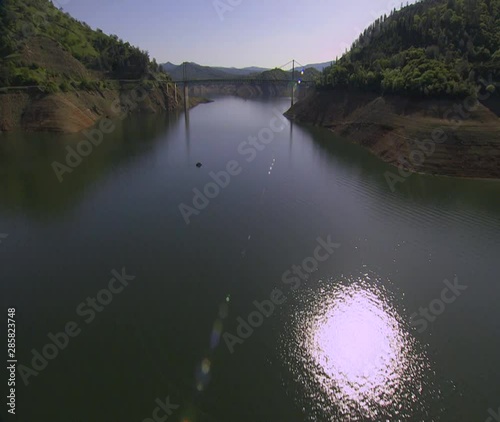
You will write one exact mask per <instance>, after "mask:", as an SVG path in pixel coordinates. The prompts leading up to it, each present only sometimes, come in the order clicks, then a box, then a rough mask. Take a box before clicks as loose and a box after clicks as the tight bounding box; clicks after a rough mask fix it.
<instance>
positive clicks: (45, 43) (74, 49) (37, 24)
mask: <svg viewBox="0 0 500 422" xmlns="http://www.w3.org/2000/svg"><path fill="white" fill-rule="evenodd" d="M160 72H162V69H161V68H160V67H159V66H158V64H157V63H156V61H155V60H150V58H149V55H148V53H147V52H146V51H142V50H140V49H139V48H137V47H134V46H132V45H130V44H129V43H128V42H124V41H122V40H120V39H118V37H117V36H115V35H111V36H109V35H106V34H104V33H103V32H102V31H101V30H99V29H98V30H96V31H94V30H92V29H91V28H90V27H89V26H88V25H87V24H85V23H83V22H79V21H77V20H76V19H74V18H72V17H71V16H69V15H68V14H67V13H64V12H63V11H62V10H59V9H57V8H56V7H54V5H53V4H52V3H51V2H50V1H49V0H23V1H18V0H1V3H0V87H6V86H7V87H8V86H26V85H38V86H44V87H46V88H47V89H48V90H50V91H57V90H59V89H61V90H63V91H66V90H69V89H72V88H90V87H92V86H98V85H99V84H100V85H103V84H104V83H105V82H104V81H105V80H112V79H132V80H137V79H143V78H147V77H148V76H150V75H152V74H159V73H160ZM160 77H161V78H165V79H166V75H162V76H160Z"/></svg>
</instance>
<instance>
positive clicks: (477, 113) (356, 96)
mask: <svg viewBox="0 0 500 422" xmlns="http://www.w3.org/2000/svg"><path fill="white" fill-rule="evenodd" d="M285 115H286V116H287V117H288V118H290V119H292V120H296V121H298V122H303V123H309V124H313V125H317V126H322V127H326V128H328V129H330V130H331V131H332V132H334V133H336V134H338V135H340V136H342V137H345V138H347V139H349V140H350V141H351V142H354V143H357V144H360V145H363V146H365V147H366V148H368V149H369V150H370V151H371V152H372V153H373V154H375V155H376V156H377V157H379V158H381V159H382V160H384V161H386V162H387V163H390V164H392V165H394V166H397V167H399V168H400V169H401V173H400V172H399V171H398V169H395V172H394V174H396V175H398V177H399V176H400V175H402V174H403V170H405V171H406V170H407V169H408V170H410V171H412V172H416V173H425V174H435V175H445V176H453V177H467V178H482V179H500V118H499V115H498V104H497V100H493V99H491V98H490V99H489V100H486V101H484V102H483V103H477V102H476V103H474V102H473V101H471V99H469V100H466V99H454V100H450V99H432V100H430V99H427V100H424V99H418V100H416V99H409V98H406V97H400V96H379V95H376V94H374V93H363V92H356V91H346V90H332V91H323V92H321V91H319V92H315V93H313V94H311V95H310V96H308V97H307V98H306V99H304V100H302V101H300V102H298V103H297V104H296V105H295V106H294V107H292V108H291V109H290V110H288V111H287V112H286V113H285ZM403 177H404V176H403Z"/></svg>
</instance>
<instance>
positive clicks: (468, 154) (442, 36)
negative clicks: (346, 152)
mask: <svg viewBox="0 0 500 422" xmlns="http://www.w3.org/2000/svg"><path fill="white" fill-rule="evenodd" d="M286 115H287V116H288V117H289V118H291V119H294V120H297V121H300V122H303V123H309V124H314V125H319V126H323V127H326V128H328V129H330V130H332V131H333V132H335V133H336V134H339V135H341V136H343V137H346V138H348V139H349V140H351V141H352V142H354V143H357V144H360V145H363V146H365V147H366V148H368V149H369V150H370V151H371V152H372V153H373V154H375V155H376V156H377V157H379V158H381V159H382V160H384V161H386V162H388V163H390V164H393V165H394V166H396V167H397V171H395V172H394V173H391V174H389V175H386V176H387V178H388V182H389V184H390V185H391V186H393V185H394V184H395V183H397V182H399V181H402V180H404V178H405V177H407V175H408V174H409V173H426V174H434V175H446V176H459V177H472V178H489V179H499V178H500V0H474V1H471V0H423V1H419V2H417V3H415V4H412V5H407V6H405V7H402V8H401V9H400V10H399V11H396V10H393V11H391V13H390V14H389V15H383V16H381V17H380V18H379V19H377V20H376V21H375V22H374V23H373V24H372V25H371V26H370V27H368V28H367V29H366V30H365V31H364V32H363V33H362V34H361V35H360V37H359V38H358V39H357V40H356V41H355V42H354V43H353V45H352V47H351V49H350V50H349V51H346V53H345V54H344V55H343V56H342V57H341V58H340V59H338V60H336V61H335V63H334V64H333V65H332V66H330V67H328V68H326V69H325V70H324V71H323V74H322V76H321V80H320V81H319V83H318V89H317V92H316V93H314V94H312V95H310V96H309V97H308V98H307V99H305V100H304V101H301V102H299V103H297V104H296V105H295V106H294V107H292V108H291V109H290V110H289V111H288V112H287V113H286Z"/></svg>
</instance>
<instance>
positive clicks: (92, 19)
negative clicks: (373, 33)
mask: <svg viewBox="0 0 500 422" xmlns="http://www.w3.org/2000/svg"><path fill="white" fill-rule="evenodd" d="M53 2H54V3H55V4H56V5H57V4H58V5H62V7H63V9H64V10H65V11H67V12H69V13H70V14H71V15H72V16H73V17H75V18H77V19H79V20H82V21H85V22H87V23H88V24H89V25H90V26H91V27H93V28H101V29H102V30H103V31H104V32H106V33H108V34H116V35H118V36H119V37H120V38H122V39H123V40H125V41H129V42H130V43H131V44H133V45H136V46H138V47H140V48H142V49H144V50H147V51H149V53H150V56H151V57H152V58H153V57H154V58H156V59H157V60H158V62H159V63H164V62H167V61H170V62H172V63H176V64H179V63H181V62H183V61H193V62H196V63H200V64H204V65H210V66H235V67H245V66H262V67H277V66H281V65H283V64H285V63H286V62H288V61H289V60H291V59H296V60H298V61H299V62H300V63H302V64H304V65H306V64H309V63H317V62H325V61H330V60H332V59H335V57H336V56H337V55H341V54H342V52H343V51H344V50H345V49H346V47H348V46H349V45H350V44H351V43H352V42H353V41H354V39H355V38H357V36H358V34H359V33H360V31H362V30H363V29H364V28H366V27H367V26H368V25H369V24H370V23H371V22H373V21H374V20H375V19H376V18H377V17H379V16H380V15H382V14H384V13H387V14H389V13H390V10H391V9H393V8H394V7H397V8H398V9H399V8H400V5H401V1H393V0H350V1H341V0H142V1H138V0H53ZM405 3H406V2H405Z"/></svg>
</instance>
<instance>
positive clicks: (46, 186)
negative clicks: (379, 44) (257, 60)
mask: <svg viewBox="0 0 500 422" xmlns="http://www.w3.org/2000/svg"><path fill="white" fill-rule="evenodd" d="M288 106H289V100H288V99H273V100H247V101H245V100H243V99H238V98H232V97H225V98H224V97H223V98H217V99H216V101H215V102H214V103H212V104H207V105H200V106H198V107H196V108H195V109H193V110H191V111H190V113H189V118H188V119H187V118H186V116H185V115H184V114H183V113H178V114H172V115H169V116H135V117H131V118H130V119H128V120H127V121H125V122H121V123H119V124H118V123H117V128H116V130H115V131H114V132H112V133H111V134H107V135H105V137H104V141H103V142H102V143H101V144H100V145H98V146H95V147H94V148H93V151H92V152H91V153H90V155H88V156H87V157H84V158H83V159H82V162H81V163H80V164H79V165H78V166H77V167H75V168H74V169H73V170H72V172H71V173H69V172H67V173H65V174H64V175H63V176H62V178H63V180H62V182H59V180H58V178H57V177H56V174H55V172H54V170H53V168H52V163H53V162H55V161H57V162H60V163H65V156H66V154H67V149H66V147H68V146H76V145H77V144H78V142H80V141H81V140H82V139H84V136H83V134H78V135H54V134H29V135H22V134H0V233H1V234H4V236H3V238H0V240H1V244H0V260H1V261H0V262H1V265H0V280H1V304H2V312H4V313H5V315H4V320H6V318H7V315H6V314H7V309H8V308H11V307H15V308H16V330H17V332H16V334H17V347H16V353H17V359H18V365H19V368H18V373H17V420H19V421H22V422H69V421H75V422H80V421H81V422H142V421H144V420H146V421H147V422H150V421H151V420H154V417H155V416H156V417H157V418H163V416H164V415H165V414H166V411H165V410H162V407H161V405H160V403H163V407H164V408H166V409H167V412H170V410H171V412H172V414H171V415H170V416H169V419H168V420H169V421H170V420H172V421H189V422H198V421H214V422H223V421H228V422H229V421H231V422H247V421H248V422H271V421H272V422H280V421H282V422H295V421H296V422H299V421H386V420H387V421H398V420H402V421H454V422H457V421H464V422H465V421H466V422H471V421H478V422H485V421H487V420H488V418H489V417H492V415H493V414H497V413H498V409H499V407H500V360H499V352H500V306H498V302H499V300H500V282H499V281H500V278H499V264H500V261H499V258H500V183H499V182H494V181H475V180H459V179H453V178H437V177H430V176H421V175H413V176H411V177H409V178H408V179H407V180H406V181H405V182H404V183H400V184H398V185H397V186H396V189H395V192H393V191H391V189H390V187H389V185H388V184H387V182H386V179H385V172H387V171H393V169H392V168H391V167H389V166H388V165H386V164H384V163H382V162H380V161H379V160H378V159H377V158H375V157H373V156H371V155H370V154H369V153H368V152H367V151H365V150H364V149H362V148H360V147H358V146H355V145H351V144H349V143H348V142H346V141H345V140H342V139H338V138H336V137H335V136H333V135H332V134H331V133H329V132H328V131H326V130H322V129H318V128H311V127H307V126H302V125H297V124H294V125H293V126H292V125H291V124H290V122H288V121H283V120H282V119H280V118H279V116H280V114H281V113H283V112H284V111H285V110H286V109H287V108H288ZM259 134H260V135H261V139H263V140H264V142H261V141H260V140H259V138H258V136H259ZM249 137H253V138H250V141H249ZM255 139H257V140H255ZM250 142H251V143H253V146H252V144H251V143H250ZM244 143H245V144H244ZM198 162H200V163H202V167H201V168H198V167H197V166H196V164H197V163H198ZM227 170H230V172H231V174H228V173H227ZM221 171H224V172H226V173H225V174H221V173H220V172H221ZM212 172H213V173H212ZM211 173H212V176H211V175H210V174H211ZM214 174H218V176H217V177H218V181H219V184H220V185H221V186H223V187H218V186H217V185H215V184H214V183H212V184H210V183H211V182H213V175H214ZM194 189H195V190H196V189H198V190H199V192H203V191H205V192H206V193H207V195H208V196H210V198H205V199H204V198H202V197H201V196H200V195H199V194H198V195H196V194H195V192H198V191H193V190H194ZM195 196H197V198H195ZM193 200H195V202H196V203H195V204H193ZM182 204H184V205H182ZM180 206H181V208H182V210H183V211H182V212H181V209H180ZM183 213H184V215H183ZM187 220H189V224H186V221H187ZM6 235H8V236H6ZM113 270H115V272H114V273H112V271H113ZM116 273H118V275H119V276H120V277H119V278H118V279H116V277H115V274H116ZM122 273H123V274H122ZM132 276H135V278H133V279H132ZM113 278H115V280H113ZM120 278H121V279H122V280H121V281H120ZM103 289H106V290H103ZM96 297H97V299H95V301H94V302H92V301H93V299H92V298H96ZM89 298H90V299H89ZM255 302H257V303H255ZM68 324H69V327H68ZM4 328H5V324H4V325H2V330H4ZM65 329H66V331H67V332H69V333H70V334H71V336H69V335H68V334H58V333H63V332H64V331H65ZM2 332H3V331H2ZM2 341H3V340H2ZM54 344H56V345H54ZM57 344H59V345H57ZM51 345H52V346H51ZM55 355H57V356H55ZM21 365H22V366H21ZM5 374H6V375H5V380H6V379H7V372H5ZM25 384H28V385H25ZM5 387H6V382H4V381H2V388H5ZM167 397H168V398H169V403H166V400H167ZM2 417H3V418H4V420H5V421H8V420H11V419H12V418H10V415H8V414H7V413H3V415H2ZM148 418H150V419H148ZM0 419H1V418H0ZM13 420H15V419H13ZM158 420H163V419H158ZM491 420H494V419H491Z"/></svg>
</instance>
